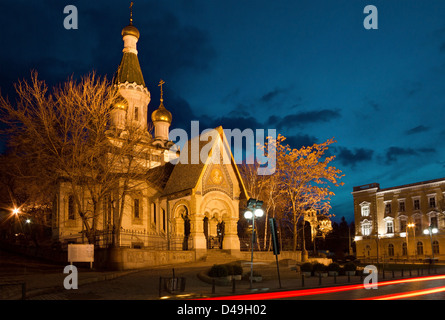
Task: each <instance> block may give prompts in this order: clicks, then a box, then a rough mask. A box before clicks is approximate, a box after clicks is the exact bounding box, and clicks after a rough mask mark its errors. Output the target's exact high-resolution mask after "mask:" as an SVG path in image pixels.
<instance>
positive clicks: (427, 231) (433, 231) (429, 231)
mask: <svg viewBox="0 0 445 320" xmlns="http://www.w3.org/2000/svg"><path fill="white" fill-rule="evenodd" d="M438 232H439V230H438V229H437V228H436V227H433V226H431V225H430V226H429V227H428V228H426V229H425V230H423V234H424V235H428V234H429V235H430V240H431V254H432V258H433V260H432V263H434V248H433V234H436V233H438Z"/></svg>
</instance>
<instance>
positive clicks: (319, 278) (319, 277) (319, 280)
mask: <svg viewBox="0 0 445 320" xmlns="http://www.w3.org/2000/svg"><path fill="white" fill-rule="evenodd" d="M318 285H319V286H321V272H320V273H319V274H318Z"/></svg>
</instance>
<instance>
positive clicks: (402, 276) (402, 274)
mask: <svg viewBox="0 0 445 320" xmlns="http://www.w3.org/2000/svg"><path fill="white" fill-rule="evenodd" d="M402 277H403V268H402Z"/></svg>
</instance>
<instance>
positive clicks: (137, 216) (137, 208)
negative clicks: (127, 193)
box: [133, 198, 141, 219]
mask: <svg viewBox="0 0 445 320" xmlns="http://www.w3.org/2000/svg"><path fill="white" fill-rule="evenodd" d="M140 210H141V207H140V201H139V199H138V198H136V199H133V213H134V214H133V217H134V218H135V219H140V218H141V212H140Z"/></svg>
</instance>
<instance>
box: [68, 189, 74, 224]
mask: <svg viewBox="0 0 445 320" xmlns="http://www.w3.org/2000/svg"><path fill="white" fill-rule="evenodd" d="M74 219H75V205H74V196H73V195H72V194H71V195H69V196H68V220H74Z"/></svg>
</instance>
